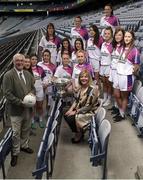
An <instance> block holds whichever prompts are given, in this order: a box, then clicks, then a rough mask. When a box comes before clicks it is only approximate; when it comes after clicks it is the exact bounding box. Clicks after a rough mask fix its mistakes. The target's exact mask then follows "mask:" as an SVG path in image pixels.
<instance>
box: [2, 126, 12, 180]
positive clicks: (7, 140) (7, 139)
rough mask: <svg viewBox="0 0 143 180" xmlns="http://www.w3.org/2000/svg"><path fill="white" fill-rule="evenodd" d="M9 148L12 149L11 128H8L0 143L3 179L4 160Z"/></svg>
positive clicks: (4, 176)
mask: <svg viewBox="0 0 143 180" xmlns="http://www.w3.org/2000/svg"><path fill="white" fill-rule="evenodd" d="M11 150H12V129H11V128H9V129H8V131H7V132H6V134H5V136H4V138H3V139H2V141H1V143H0V168H2V173H3V179H5V178H6V173H5V165H4V162H5V159H6V156H7V155H8V154H9V153H10V152H11Z"/></svg>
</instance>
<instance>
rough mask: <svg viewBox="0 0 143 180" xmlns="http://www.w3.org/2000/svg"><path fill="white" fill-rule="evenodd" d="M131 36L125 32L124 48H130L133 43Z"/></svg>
mask: <svg viewBox="0 0 143 180" xmlns="http://www.w3.org/2000/svg"><path fill="white" fill-rule="evenodd" d="M133 41H134V39H133V35H132V34H131V33H130V32H125V36H124V42H125V45H126V46H130V45H131V44H132V43H133Z"/></svg>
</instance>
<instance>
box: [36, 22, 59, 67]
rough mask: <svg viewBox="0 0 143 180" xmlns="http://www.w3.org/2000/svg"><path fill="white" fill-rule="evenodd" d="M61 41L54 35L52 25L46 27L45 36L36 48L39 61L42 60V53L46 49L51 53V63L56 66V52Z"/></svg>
mask: <svg viewBox="0 0 143 180" xmlns="http://www.w3.org/2000/svg"><path fill="white" fill-rule="evenodd" d="M60 43H61V40H60V38H59V37H57V36H56V35H55V27H54V25H53V24H52V23H49V24H48V25H47V32H46V35H45V36H43V37H42V39H41V40H40V43H39V47H38V56H39V60H42V52H43V51H44V50H45V49H48V50H49V51H50V52H51V61H52V63H53V64H55V65H56V59H57V52H58V49H59V47H60Z"/></svg>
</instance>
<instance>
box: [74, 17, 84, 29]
mask: <svg viewBox="0 0 143 180" xmlns="http://www.w3.org/2000/svg"><path fill="white" fill-rule="evenodd" d="M81 22H82V20H81V19H80V18H79V17H76V18H75V20H74V24H75V27H76V28H80V27H81Z"/></svg>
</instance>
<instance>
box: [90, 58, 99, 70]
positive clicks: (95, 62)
mask: <svg viewBox="0 0 143 180" xmlns="http://www.w3.org/2000/svg"><path fill="white" fill-rule="evenodd" d="M89 62H90V64H91V66H92V67H93V70H94V72H99V61H98V60H96V59H93V58H89Z"/></svg>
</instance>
